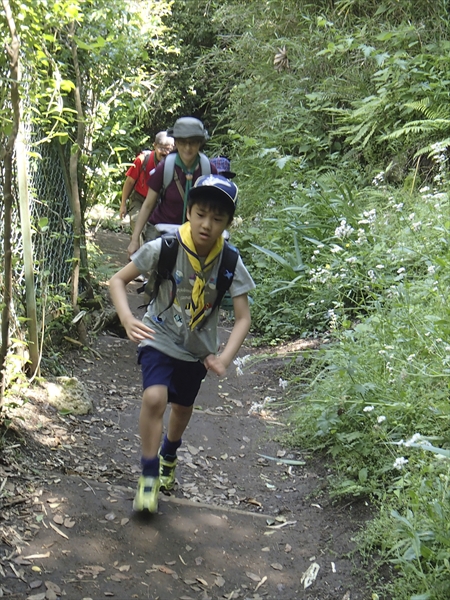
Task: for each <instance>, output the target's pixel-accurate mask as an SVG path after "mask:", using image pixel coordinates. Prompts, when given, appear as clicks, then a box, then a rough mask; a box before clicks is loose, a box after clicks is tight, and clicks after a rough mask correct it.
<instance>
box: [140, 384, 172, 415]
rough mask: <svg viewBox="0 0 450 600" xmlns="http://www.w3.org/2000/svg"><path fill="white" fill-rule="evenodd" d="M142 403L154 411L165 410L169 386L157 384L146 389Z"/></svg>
mask: <svg viewBox="0 0 450 600" xmlns="http://www.w3.org/2000/svg"><path fill="white" fill-rule="evenodd" d="M142 405H143V406H144V407H145V408H146V409H147V410H151V411H152V412H164V411H165V409H166V406H167V388H165V387H164V386H162V385H157V386H156V385H155V386H151V387H148V388H146V389H145V390H144V394H143V396H142Z"/></svg>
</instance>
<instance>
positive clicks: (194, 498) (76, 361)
mask: <svg viewBox="0 0 450 600" xmlns="http://www.w3.org/2000/svg"><path fill="white" fill-rule="evenodd" d="M97 239H98V243H99V245H100V246H101V247H102V249H103V252H105V253H106V254H107V255H108V256H109V257H110V258H109V261H110V262H111V263H116V264H119V265H120V264H121V262H122V261H123V260H124V256H125V247H126V243H127V239H128V238H127V236H126V235H125V234H117V233H107V232H99V234H98V237H97ZM136 288H137V284H136V285H130V302H131V303H132V305H133V307H134V309H135V311H136V314H137V315H140V314H142V310H141V309H138V308H137V307H138V305H139V302H140V297H138V296H137V294H136ZM222 333H223V336H224V338H225V336H226V335H227V331H226V327H224V328H223V331H222ZM93 349H94V351H95V353H92V352H79V353H72V354H71V355H68V356H66V357H65V358H64V364H65V367H66V369H69V370H70V371H71V374H73V375H74V376H76V377H77V378H79V379H80V380H81V381H82V382H83V383H84V385H85V386H86V388H87V389H88V391H89V394H90V396H91V398H92V400H93V403H94V411H93V413H92V414H90V415H87V416H83V417H76V416H73V415H66V416H62V415H60V414H58V413H57V412H56V411H54V410H53V409H52V408H51V407H50V406H48V405H47V404H45V403H42V402H40V401H39V400H37V399H34V400H31V401H30V402H29V403H28V404H27V405H26V406H25V407H24V408H23V411H24V414H25V421H24V422H22V423H21V422H18V424H17V425H16V426H15V431H16V433H15V435H11V434H9V435H8V436H6V437H5V440H4V441H5V443H4V448H3V456H2V458H1V459H0V490H1V492H0V532H1V538H0V577H1V579H0V597H5V598H10V599H21V600H22V599H33V600H45V599H47V600H55V599H56V598H60V597H62V598H67V600H82V599H85V600H86V599H88V598H90V599H92V600H99V599H101V598H105V597H114V598H119V599H123V600H128V599H132V598H138V599H141V598H142V599H151V600H156V599H160V600H169V599H170V600H171V599H173V598H176V599H179V600H190V599H191V600H197V599H198V600H207V599H211V600H213V599H214V600H215V599H219V598H220V599H228V600H232V599H242V600H247V599H254V600H256V599H260V598H266V599H284V600H293V599H296V598H301V599H305V600H363V599H366V598H368V597H369V594H368V591H367V589H366V588H365V587H364V581H363V578H362V576H361V573H359V574H358V570H357V567H358V564H357V561H356V563H355V559H352V558H351V555H350V554H349V553H350V552H351V550H352V549H353V543H352V536H353V535H354V533H355V532H356V531H357V530H358V529H359V527H360V524H361V523H363V522H364V520H365V519H367V518H368V516H369V509H368V507H367V506H365V505H364V503H360V504H354V505H352V504H351V503H348V504H345V505H343V504H342V505H338V506H333V504H332V503H331V502H330V500H329V499H328V497H327V494H326V481H327V480H326V477H327V472H326V471H325V470H324V469H323V468H322V467H321V466H320V464H317V461H314V460H312V459H311V458H310V457H309V456H307V455H304V454H302V453H301V452H300V451H298V452H294V451H290V450H289V449H286V448H283V446H282V444H281V442H279V441H277V440H279V439H281V436H282V435H283V433H285V432H286V428H287V425H286V412H282V411H279V412H278V410H277V408H276V407H275V408H274V407H272V408H273V409H272V410H268V409H267V406H266V407H265V409H261V406H260V405H261V404H262V403H263V401H264V399H265V398H266V397H268V396H270V397H273V398H278V399H280V398H282V396H283V390H282V389H281V388H280V387H279V386H278V379H279V377H280V373H281V371H280V369H281V367H283V365H284V363H283V359H282V358H281V359H280V360H279V361H276V362H269V361H262V362H259V363H256V364H255V366H254V367H251V368H250V369H249V371H246V372H245V373H244V375H243V376H241V377H237V376H236V373H235V372H234V369H232V368H230V370H229V373H228V375H227V377H226V379H224V380H223V381H219V380H218V379H217V378H216V377H214V376H212V375H210V374H208V376H207V379H206V381H205V383H204V385H203V387H202V390H201V392H200V395H199V397H198V400H197V402H196V410H195V413H194V416H193V418H192V420H191V423H190V426H189V428H188V430H187V431H186V434H185V437H184V441H183V446H182V450H181V452H180V454H179V456H180V461H179V466H178V469H177V479H178V485H177V486H176V489H175V491H174V492H173V493H171V494H170V495H163V494H161V501H160V506H159V512H158V514H156V515H151V516H148V517H146V518H145V517H142V516H136V515H133V513H132V499H133V495H134V489H135V484H136V481H137V477H138V474H139V457H140V455H139V440H138V436H137V421H138V414H139V408H140V395H141V383H140V372H139V369H138V366H137V365H136V348H135V345H134V344H133V343H132V342H130V341H128V340H126V339H123V338H121V337H117V335H116V334H114V333H113V332H109V333H108V332H106V333H103V334H101V335H99V336H98V337H97V339H96V340H95V341H94V343H93ZM250 352H251V351H250V350H249V349H248V348H247V349H246V348H243V349H242V352H241V355H244V354H247V353H250ZM18 444H20V445H21V448H20V450H21V454H17V452H18V450H19V448H18ZM265 457H273V458H277V457H278V459H290V460H295V461H303V463H304V464H300V465H289V464H285V463H282V462H277V461H276V460H271V459H268V458H265ZM24 459H25V460H24ZM307 572H308V573H309V574H310V580H311V585H309V586H308V587H305V583H308V579H307V576H306V581H305V576H304V574H305V573H307ZM302 577H303V581H302Z"/></svg>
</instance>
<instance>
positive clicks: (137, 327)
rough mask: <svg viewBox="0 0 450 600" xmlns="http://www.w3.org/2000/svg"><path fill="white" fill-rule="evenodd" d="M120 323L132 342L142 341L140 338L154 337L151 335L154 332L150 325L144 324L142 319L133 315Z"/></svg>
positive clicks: (151, 338) (148, 338) (150, 338)
mask: <svg viewBox="0 0 450 600" xmlns="http://www.w3.org/2000/svg"><path fill="white" fill-rule="evenodd" d="M122 325H123V326H124V328H125V331H126V332H127V336H128V338H129V339H130V340H131V341H132V342H137V343H139V342H142V340H146V339H147V340H153V339H154V338H153V335H152V334H153V333H155V332H154V330H153V329H150V327H147V325H144V323H143V322H142V321H140V320H139V319H136V318H135V317H130V318H129V319H127V320H126V321H123V322H122Z"/></svg>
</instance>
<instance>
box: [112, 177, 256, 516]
mask: <svg viewBox="0 0 450 600" xmlns="http://www.w3.org/2000/svg"><path fill="white" fill-rule="evenodd" d="M237 197H238V188H237V186H236V185H235V184H234V183H233V182H232V181H230V180H229V179H226V178H225V177H223V176H220V175H214V174H212V175H208V176H203V177H200V178H199V179H198V180H197V181H196V183H195V186H194V187H193V188H192V189H191V191H190V193H189V201H188V207H187V219H188V220H187V221H186V223H184V224H183V225H181V226H180V228H179V230H178V232H177V234H176V235H177V239H178V252H177V258H176V263H175V267H174V269H173V271H172V273H173V276H174V279H175V281H176V296H175V301H174V302H173V303H171V297H172V291H173V290H172V282H171V281H169V280H163V281H162V282H161V286H160V289H159V293H158V295H157V297H156V298H155V300H154V301H153V302H152V303H151V304H150V305H149V306H148V309H147V313H146V314H145V316H144V318H143V320H142V321H140V320H139V319H136V318H135V317H134V316H133V314H132V312H131V309H130V307H129V304H128V299H127V293H126V286H127V284H128V283H130V282H131V281H133V280H134V279H135V278H136V277H137V276H138V275H139V273H151V272H154V271H155V270H156V268H157V265H158V258H159V255H160V252H161V244H162V243H163V240H162V239H161V238H158V239H156V240H154V241H152V242H148V243H147V244H144V246H142V247H141V248H140V249H139V250H138V251H137V252H136V253H135V254H133V256H132V257H131V262H130V263H128V264H127V265H126V266H125V267H124V268H123V269H121V270H120V271H119V272H118V273H116V274H115V275H114V276H113V277H112V278H111V280H110V293H111V298H112V300H113V303H114V305H115V307H116V310H117V314H118V316H119V318H120V321H121V323H122V325H123V326H124V328H125V330H126V332H127V335H128V337H129V338H130V340H132V341H134V342H137V343H139V349H138V362H139V364H140V365H141V368H142V377H143V387H144V393H143V397H142V407H141V413H140V417H139V432H140V437H141V445H142V458H141V464H142V475H141V477H140V478H139V483H138V489H137V492H136V496H135V499H134V503H133V508H134V510H136V511H142V510H148V511H149V512H151V513H154V512H157V510H158V493H159V490H160V489H165V490H170V489H172V488H173V486H174V483H175V467H176V464H177V456H176V453H177V449H178V448H179V447H180V445H181V441H182V440H181V438H182V435H183V433H184V431H185V429H186V427H187V425H188V423H189V420H190V418H191V415H192V412H193V406H194V401H195V398H196V396H197V394H198V392H199V389H200V385H201V382H202V380H203V379H204V378H205V375H206V373H207V371H212V372H213V373H215V374H216V375H218V376H219V377H223V376H224V375H225V373H226V369H227V367H228V366H229V365H230V363H231V362H232V361H233V359H234V357H235V355H236V353H237V352H238V350H239V348H240V347H241V345H242V343H243V341H244V339H245V337H246V335H247V333H248V331H249V329H250V310H249V304H248V297H247V294H248V292H249V291H250V290H252V289H253V288H254V287H255V284H254V283H253V280H252V278H251V277H250V275H249V273H248V271H247V269H246V268H245V266H244V264H243V263H242V260H241V258H240V257H239V258H238V261H237V264H236V268H235V272H234V277H233V280H232V284H231V287H230V294H231V296H232V298H233V308H234V314H235V321H234V326H233V329H232V331H231V334H230V337H229V339H228V341H227V343H226V345H225V347H224V348H223V350H222V352H221V353H220V354H218V350H219V341H218V337H217V326H218V310H217V309H214V300H215V298H216V296H217V290H216V283H217V277H218V272H219V266H220V262H221V257H222V252H223V247H224V243H225V242H224V238H223V235H222V234H223V232H224V231H225V229H226V228H227V227H228V226H229V225H230V223H231V221H232V220H233V215H234V211H235V207H236V201H237ZM168 402H170V403H171V410H170V416H169V422H168V428H167V432H166V434H165V436H164V439H163V442H162V445H161V446H160V444H161V436H162V431H163V416H164V412H165V409H166V407H167V403H168Z"/></svg>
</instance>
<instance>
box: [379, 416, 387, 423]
mask: <svg viewBox="0 0 450 600" xmlns="http://www.w3.org/2000/svg"><path fill="white" fill-rule="evenodd" d="M383 421H386V417H385V416H384V415H380V416H379V417H378V418H377V423H382V422H383Z"/></svg>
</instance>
